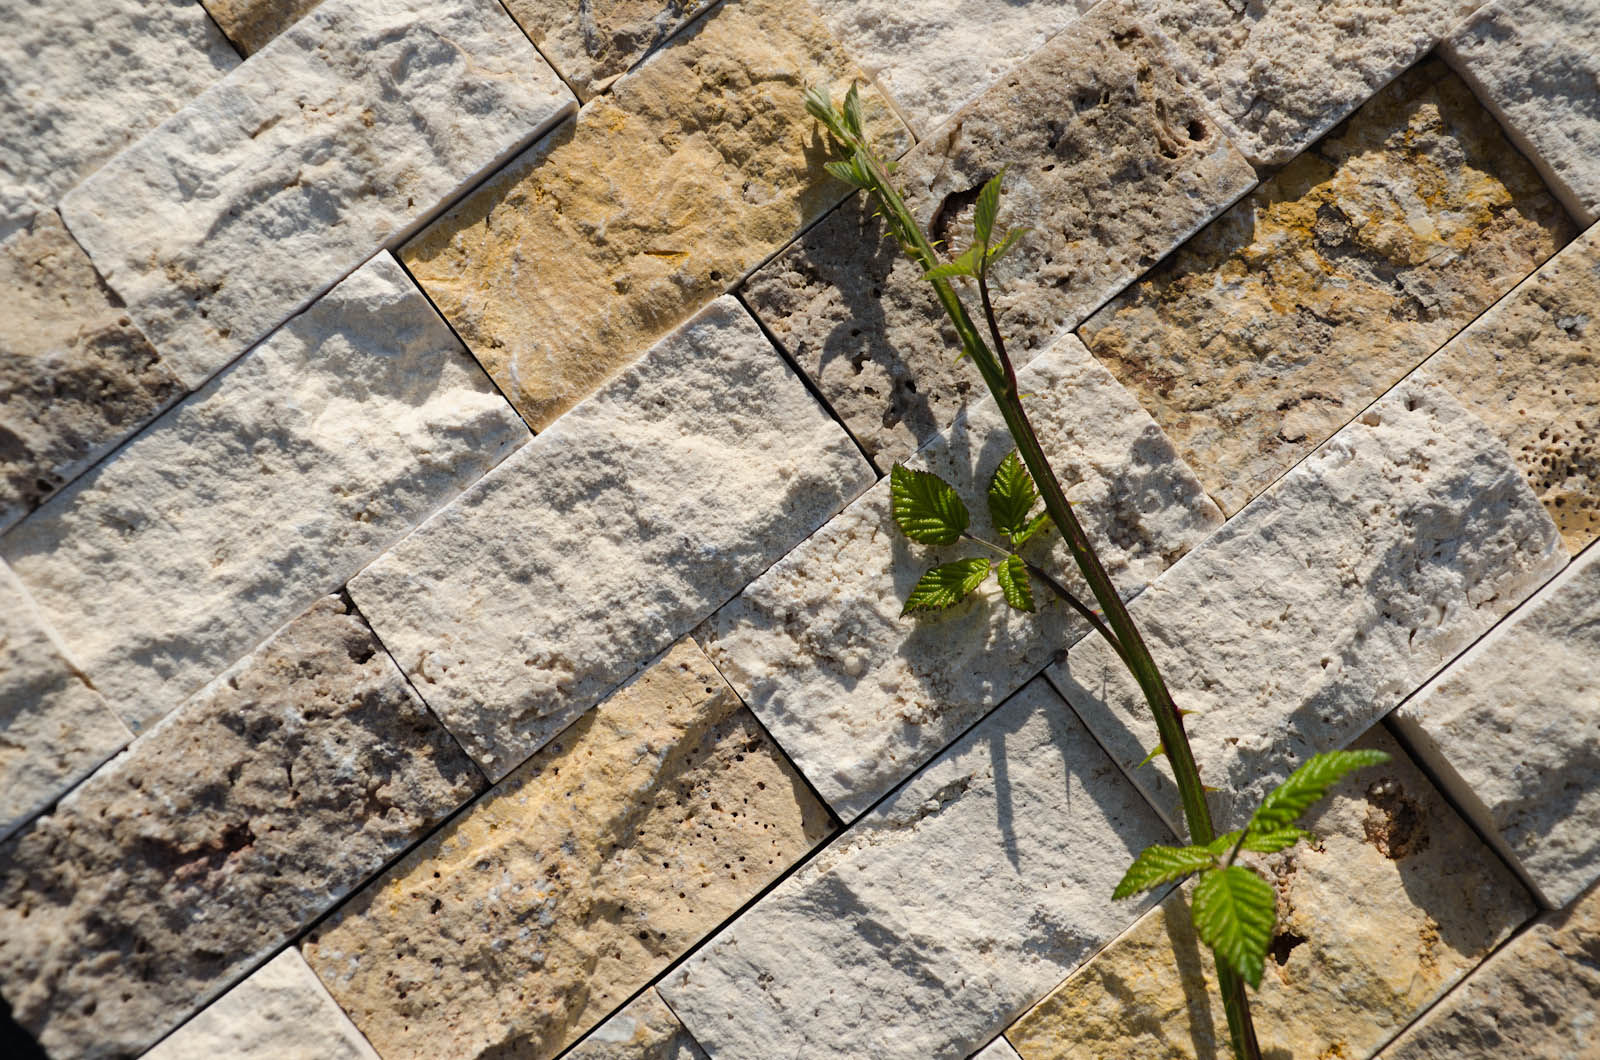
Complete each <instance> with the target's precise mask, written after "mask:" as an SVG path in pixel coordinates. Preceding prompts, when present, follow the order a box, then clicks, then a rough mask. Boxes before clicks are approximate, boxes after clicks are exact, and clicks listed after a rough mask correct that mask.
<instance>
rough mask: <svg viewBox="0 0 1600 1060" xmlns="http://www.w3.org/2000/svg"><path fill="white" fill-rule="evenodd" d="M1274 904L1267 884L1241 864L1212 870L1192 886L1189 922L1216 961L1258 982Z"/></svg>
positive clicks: (1253, 983) (1274, 913)
mask: <svg viewBox="0 0 1600 1060" xmlns="http://www.w3.org/2000/svg"><path fill="white" fill-rule="evenodd" d="M1277 919H1278V908H1277V902H1276V897H1275V895H1274V893H1273V890H1272V885H1271V884H1270V883H1268V882H1267V881H1266V880H1263V879H1262V878H1261V877H1260V876H1257V875H1256V874H1255V873H1254V872H1252V871H1251V870H1250V869H1247V868H1245V867H1244V866H1243V865H1230V866H1229V867H1227V868H1225V869H1212V870H1210V871H1209V872H1207V873H1206V874H1205V875H1203V876H1201V877H1200V883H1199V884H1198V885H1196V887H1195V889H1194V926H1195V930H1197V931H1199V932H1200V939H1201V941H1202V942H1204V943H1205V944H1206V945H1207V946H1210V947H1211V951H1212V952H1213V953H1214V954H1216V957H1217V962H1218V963H1219V964H1225V965H1227V966H1228V967H1230V968H1232V969H1233V970H1234V971H1235V972H1237V973H1239V976H1240V978H1242V979H1243V980H1244V981H1245V982H1247V983H1249V984H1250V985H1251V986H1260V985H1261V969H1262V966H1263V965H1264V964H1265V963H1266V959H1267V946H1268V945H1269V944H1271V942H1272V927H1273V925H1274V924H1275V923H1276V922H1277Z"/></svg>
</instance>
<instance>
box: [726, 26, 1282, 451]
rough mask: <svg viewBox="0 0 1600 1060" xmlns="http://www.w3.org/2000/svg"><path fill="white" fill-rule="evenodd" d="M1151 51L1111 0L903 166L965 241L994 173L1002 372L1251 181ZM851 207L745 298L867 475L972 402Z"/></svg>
mask: <svg viewBox="0 0 1600 1060" xmlns="http://www.w3.org/2000/svg"><path fill="white" fill-rule="evenodd" d="M1165 51H1166V50H1165V46H1164V44H1163V42H1162V41H1160V40H1159V39H1158V38H1157V37H1156V36H1154V35H1153V34H1152V33H1151V32H1150V31H1149V30H1148V28H1147V27H1145V26H1144V25H1143V24H1142V23H1140V22H1139V21H1138V20H1137V19H1134V18H1133V17H1131V16H1130V15H1129V14H1128V12H1127V10H1126V8H1125V7H1124V6H1122V5H1120V4H1115V3H1113V4H1109V5H1106V6H1104V7H1102V8H1100V9H1098V10H1097V12H1096V13H1095V14H1094V15H1091V16H1089V17H1086V18H1084V19H1082V20H1080V21H1079V22H1077V23H1076V24H1075V25H1073V26H1072V27H1071V28H1069V29H1067V30H1066V31H1065V32H1063V33H1062V34H1061V35H1060V36H1058V37H1056V38H1055V39H1054V40H1053V41H1051V43H1050V44H1049V45H1048V46H1047V47H1046V48H1045V49H1044V50H1043V51H1042V52H1040V53H1039V54H1037V55H1034V56H1033V57H1032V58H1031V59H1029V61H1028V62H1027V64H1026V65H1024V66H1023V67H1021V68H1020V69H1018V70H1017V71H1016V72H1014V73H1012V74H1010V75H1008V76H1007V77H1006V79H1005V80H1004V81H1003V82H1001V83H1000V84H998V85H996V86H995V87H993V88H992V89H990V90H989V91H988V92H986V93H985V94H984V95H983V96H982V97H980V98H979V99H978V100H976V101H975V102H973V103H972V104H970V105H969V106H968V107H966V108H965V109H963V110H962V111H961V113H960V115H958V117H957V118H956V119H955V120H954V121H953V122H952V123H951V125H950V126H949V128H947V129H946V130H944V131H943V132H941V133H940V134H939V135H937V136H935V137H934V138H933V139H930V140H926V141H924V142H923V143H921V144H919V145H918V146H917V147H916V148H914V149H913V150H912V151H910V152H908V153H907V155H906V157H905V158H904V159H902V161H901V164H900V169H899V171H898V173H897V179H898V181H899V183H900V186H901V188H902V189H903V191H904V193H905V195H906V201H907V205H908V206H909V207H910V208H911V210H912V212H913V213H914V214H915V215H916V216H917V218H918V220H919V221H920V222H921V223H922V224H923V225H924V226H925V227H927V228H928V229H929V230H930V231H931V233H932V235H933V237H934V238H936V239H955V240H956V241H957V243H958V244H959V245H960V246H963V247H964V246H965V245H966V243H967V241H968V240H969V239H970V237H971V223H970V220H971V213H972V210H971V207H972V203H973V199H974V198H975V194H976V192H977V190H978V189H979V188H981V187H982V185H983V184H984V183H985V182H986V181H987V180H988V179H989V178H990V177H992V176H993V175H994V174H995V173H997V172H999V170H1000V169H1001V167H1002V166H1003V167H1005V170H1006V195H1005V199H1004V205H1003V207H1002V209H1001V213H1000V217H1001V223H1002V224H1003V225H1007V226H1018V227H1027V228H1029V229H1030V232H1029V234H1028V236H1027V237H1026V238H1025V239H1024V240H1023V241H1022V243H1021V244H1020V245H1019V247H1018V248H1017V249H1016V250H1015V251H1013V252H1012V254H1011V255H1010V256H1009V257H1007V258H1005V259H1003V260H1002V261H1001V262H1000V263H999V264H998V265H997V266H996V267H995V269H994V276H995V282H994V283H993V284H992V287H993V290H994V296H995V308H996V310H997V312H998V314H999V318H1000V323H1001V327H1002V329H1003V331H1004V333H1005V334H1006V336H1007V345H1008V347H1009V349H1010V351H1011V354H1012V357H1013V358H1014V359H1015V360H1016V362H1017V363H1018V365H1019V366H1020V365H1022V364H1025V363H1027V362H1028V361H1029V360H1030V359H1031V358H1033V357H1034V356H1035V355H1036V354H1038V353H1042V352H1043V351H1044V350H1045V349H1046V348H1047V347H1048V346H1049V345H1050V343H1051V342H1052V341H1054V340H1055V339H1056V338H1057V337H1058V336H1060V335H1061V334H1063V333H1065V332H1066V331H1068V330H1070V329H1071V328H1072V327H1074V326H1075V325H1077V324H1078V323H1079V322H1080V321H1081V320H1082V319H1083V318H1084V317H1085V316H1086V315H1088V314H1089V313H1090V312H1092V311H1093V310H1094V309H1095V308H1096V307H1097V306H1099V305H1100V304H1101V303H1102V302H1104V301H1105V300H1106V299H1107V298H1109V297H1111V296H1112V295H1113V294H1115V293H1116V292H1117V291H1118V290H1120V289H1121V288H1122V287H1123V286H1124V285H1126V284H1127V283H1128V282H1129V281H1130V280H1132V279H1133V278H1134V277H1136V276H1137V275H1138V274H1139V273H1140V272H1142V271H1144V270H1145V269H1147V268H1149V267H1150V266H1151V265H1153V264H1155V263H1156V261H1157V259H1159V258H1160V257H1161V256H1162V255H1163V254H1165V253H1167V252H1168V251H1169V250H1171V249H1172V248H1173V247H1175V246H1177V245H1178V244H1179V243H1182V242H1183V241H1184V240H1185V239H1186V238H1188V237H1189V236H1190V235H1191V234H1192V233H1193V232H1194V231H1195V230H1196V229H1197V228H1199V227H1200V226H1201V225H1203V224H1205V223H1206V222H1207V221H1209V220H1210V219H1211V218H1213V217H1214V216H1216V214H1217V213H1218V212H1219V211H1221V210H1222V209H1223V208H1224V207H1226V206H1227V205H1228V204H1230V203H1231V202H1233V201H1234V200H1235V199H1237V198H1238V197H1239V196H1240V195H1241V194H1243V193H1244V192H1245V191H1247V190H1248V189H1249V188H1250V187H1251V185H1252V184H1253V183H1254V182H1255V174H1254V172H1253V171H1252V170H1251V169H1250V167H1249V166H1248V165H1246V164H1245V162H1244V159H1243V158H1241V157H1240V156H1239V154H1238V153H1237V152H1236V151H1234V150H1233V149H1232V148H1231V147H1229V146H1228V143H1227V141H1226V140H1224V139H1223V138H1222V137H1221V136H1220V135H1219V134H1218V133H1217V132H1216V129H1215V127H1214V126H1213V125H1211V124H1210V122H1209V121H1207V120H1206V119H1205V116H1204V112H1203V110H1202V108H1201V106H1200V104H1199V102H1198V101H1197V100H1196V99H1195V98H1194V97H1192V96H1191V95H1190V94H1189V93H1188V90H1187V89H1186V88H1185V87H1184V86H1183V85H1182V83H1181V82H1180V81H1179V79H1178V77H1177V75H1176V74H1175V73H1174V72H1173V70H1172V68H1171V67H1170V66H1169V65H1168V64H1167V62H1166V58H1165ZM872 213H873V210H872V208H871V207H869V206H868V205H867V204H866V203H865V201H864V200H863V198H862V197H861V196H859V195H858V196H856V197H855V198H852V199H851V200H849V201H848V202H847V203H845V205H844V206H842V207H841V208H840V209H839V210H837V211H835V212H834V213H833V214H831V215H830V216H829V217H827V218H826V219H824V220H823V221H822V223H821V224H819V225H817V226H816V227H815V228H813V229H812V230H811V231H810V232H808V233H807V234H806V235H805V237H804V238H802V239H801V240H799V241H798V242H797V243H796V244H795V245H794V246H792V247H790V248H789V249H788V250H786V251H785V252H784V253H783V254H781V255H779V256H778V257H777V258H776V259H775V260H773V261H772V262H771V263H770V264H768V265H767V266H765V267H764V268H762V269H761V270H760V271H759V272H757V273H756V274H755V275H754V276H753V277H752V278H751V279H750V281H749V282H748V283H747V284H746V287H745V289H744V295H745V297H746V300H747V301H748V302H749V303H750V305H751V307H752V308H753V309H754V311H755V313H756V315H757V316H759V317H760V318H761V320H762V322H763V323H765V324H766V325H767V327H768V328H770V329H771V330H772V333H773V334H774V335H775V336H776V337H777V339H778V341H779V342H781V343H782V344H783V345H784V346H785V347H786V348H787V349H788V351H789V353H790V354H791V356H793V357H794V359H795V361H796V363H798V364H799V365H800V366H801V368H802V369H803V370H804V371H805V372H806V373H807V374H808V375H810V377H811V378H812V379H813V380H814V381H815V382H816V383H817V385H818V387H819V388H820V389H821V390H822V392H823V394H824V395H825V396H826V397H827V399H828V402H829V404H831V405H832V406H833V408H834V409H835V410H836V411H837V412H838V414H839V415H840V417H841V418H842V419H843V420H844V421H845V423H846V424H847V425H848V426H849V428H850V430H851V432H852V433H853V434H854V435H855V436H856V437H857V438H858V439H860V441H861V443H862V445H863V446H864V447H865V448H866V450H867V453H868V455H869V456H871V457H872V458H873V460H875V461H876V462H877V463H878V465H879V467H880V468H884V469H886V468H887V467H888V465H889V464H892V463H894V462H895V461H897V460H900V459H902V458H904V457H905V456H907V455H909V454H910V453H911V452H912V451H914V450H915V449H916V448H917V447H918V446H919V445H921V444H922V443H924V442H926V441H927V440H928V439H930V438H932V437H933V436H934V435H935V434H937V433H938V432H939V431H942V430H943V429H944V428H945V427H947V426H949V424H950V423H951V422H953V421H954V420H955V418H956V415H957V413H958V412H959V411H960V409H961V408H962V407H963V405H964V404H965V403H966V402H967V401H968V400H971V399H974V398H976V397H977V396H978V395H981V394H982V393H983V385H982V383H981V382H980V381H979V379H978V377H977V374H976V373H975V372H974V371H973V368H972V366H971V365H969V364H967V363H965V362H959V361H957V360H956V358H955V353H956V351H958V350H959V349H960V346H959V344H958V342H957V341H956V338H955V332H954V330H953V329H951V328H950V327H949V326H948V325H947V324H946V323H945V321H944V316H943V313H942V311H941V310H940V308H939V304H938V301H937V300H936V299H935V298H934V295H933V292H932V288H930V287H929V285H928V284H927V282H926V281H925V280H923V278H922V273H921V270H920V269H918V268H917V267H916V266H914V265H912V264H911V262H910V261H909V260H908V259H906V256H905V254H904V253H903V252H902V251H901V250H900V247H899V245H898V244H897V243H896V242H895V241H894V240H893V239H891V238H888V237H886V236H885V235H884V233H883V231H882V225H881V222H879V221H877V220H875V219H874V218H873V217H872Z"/></svg>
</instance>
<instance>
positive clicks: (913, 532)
mask: <svg viewBox="0 0 1600 1060" xmlns="http://www.w3.org/2000/svg"><path fill="white" fill-rule="evenodd" d="M889 496H890V500H891V504H892V505H893V509H894V521H895V525H896V526H898V527H900V530H901V531H902V532H903V533H904V534H905V535H906V536H907V537H909V538H910V539H911V540H913V541H917V542H920V543H921V544H924V545H949V544H953V543H954V542H956V541H958V540H960V538H961V532H962V531H963V530H965V529H966V528H967V525H968V524H969V523H971V522H972V516H970V515H968V514H967V506H966V505H965V504H962V503H961V498H960V497H959V496H957V495H956V491H955V490H954V489H953V488H952V487H951V486H950V483H948V482H946V481H945V480H944V479H942V478H940V477H939V476H938V475H935V474H933V473H932V472H930V471H913V470H911V469H910V468H908V467H906V466H905V465H904V464H896V465H895V466H894V469H893V470H892V471H891V472H890V473H889Z"/></svg>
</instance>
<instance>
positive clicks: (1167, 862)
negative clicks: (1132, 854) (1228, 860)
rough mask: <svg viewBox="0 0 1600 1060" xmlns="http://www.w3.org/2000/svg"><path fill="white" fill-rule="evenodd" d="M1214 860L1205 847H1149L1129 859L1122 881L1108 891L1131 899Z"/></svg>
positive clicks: (1119, 896)
mask: <svg viewBox="0 0 1600 1060" xmlns="http://www.w3.org/2000/svg"><path fill="white" fill-rule="evenodd" d="M1216 863H1217V859H1216V858H1215V857H1214V856H1213V855H1212V853H1211V851H1209V850H1207V849H1206V848H1205V847H1167V846H1160V845H1156V846H1149V847H1145V848H1144V850H1143V851H1142V852H1141V853H1140V854H1139V856H1138V857H1137V858H1134V859H1133V864H1132V865H1129V866H1128V871H1127V872H1125V873H1123V874H1122V882H1121V883H1119V884H1117V889H1116V890H1114V891H1112V892H1111V897H1112V898H1131V897H1133V896H1134V895H1136V894H1138V893H1139V892H1140V891H1148V890H1150V888H1152V887H1160V886H1161V885H1162V884H1163V883H1171V882H1172V881H1173V880H1181V879H1183V877H1185V876H1187V875H1189V873H1191V872H1199V871H1200V870H1201V869H1206V868H1210V867H1211V866H1212V865H1215V864H1216Z"/></svg>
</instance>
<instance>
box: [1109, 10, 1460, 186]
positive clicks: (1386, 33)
mask: <svg viewBox="0 0 1600 1060" xmlns="http://www.w3.org/2000/svg"><path fill="white" fill-rule="evenodd" d="M1483 2H1484V0H1376V2H1375V0H1255V2H1252V3H1240V2H1239V0H1138V3H1139V5H1140V7H1142V8H1143V9H1144V10H1145V11H1147V12H1149V13H1150V16H1151V17H1152V18H1155V19H1157V20H1158V22H1159V24H1160V26H1161V28H1162V29H1163V30H1165V31H1166V32H1167V33H1169V34H1171V36H1172V37H1173V38H1174V39H1175V40H1176V41H1177V43H1178V47H1179V49H1180V50H1181V51H1182V52H1183V54H1184V56H1185V58H1186V60H1187V62H1188V69H1189V72H1190V74H1191V76H1192V77H1193V78H1194V79H1195V80H1196V81H1197V82H1198V83H1199V85H1200V87H1201V88H1202V89H1203V90H1204V92H1205V95H1206V98H1207V99H1208V100H1209V101H1210V104H1211V109H1212V113H1214V114H1215V115H1216V116H1217V119H1218V120H1219V121H1221V122H1222V123H1223V125H1224V128H1225V131H1226V132H1227V134H1228V135H1229V136H1230V137H1232V139H1233V141H1234V142H1235V143H1237V144H1238V145H1239V147H1240V149H1242V150H1243V151H1244V152H1245V154H1247V155H1249V156H1250V160H1251V161H1252V162H1255V163H1256V164H1257V165H1263V166H1278V165H1282V164H1284V163H1285V162H1288V161H1289V160H1290V159H1292V158H1294V157H1295V156H1296V155H1298V154H1299V153H1300V152H1301V151H1303V150H1305V149H1306V148H1307V147H1309V146H1310V144H1311V142H1312V141H1313V140H1315V139H1317V138H1318V137H1319V136H1321V135H1322V134H1323V133H1325V132H1327V131H1328V130H1329V129H1330V128H1332V127H1333V126H1334V125H1336V124H1338V123H1339V122H1340V121H1342V120H1343V119H1344V118H1345V117H1346V116H1347V115H1348V114H1349V113H1350V112H1351V111H1353V110H1355V109H1356V108H1357V107H1359V106H1360V105H1361V104H1362V103H1363V102H1365V101H1366V99H1367V97H1369V96H1371V95H1372V94H1373V93H1374V92H1376V91H1378V90H1379V89H1380V88H1382V87H1383V86H1384V85H1385V84H1387V83H1388V82H1389V80H1390V79H1391V78H1393V77H1395V76H1396V75H1397V74H1399V73H1400V72H1401V71H1403V70H1405V69H1406V68H1407V67H1409V66H1410V65H1411V64H1413V63H1415V62H1416V61H1417V60H1418V59H1420V58H1422V56H1423V55H1424V54H1426V53H1427V51H1428V49H1430V48H1432V47H1433V46H1434V44H1435V43H1437V42H1438V41H1439V39H1440V38H1441V37H1443V36H1445V35H1446V34H1447V33H1449V32H1450V31H1451V30H1452V29H1453V28H1455V26H1456V25H1457V23H1459V22H1460V21H1461V19H1463V18H1465V17H1466V16H1467V15H1468V14H1470V13H1471V12H1472V11H1473V10H1474V9H1475V8H1477V7H1479V6H1481V5H1482V4H1483Z"/></svg>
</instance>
